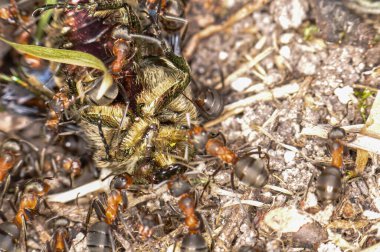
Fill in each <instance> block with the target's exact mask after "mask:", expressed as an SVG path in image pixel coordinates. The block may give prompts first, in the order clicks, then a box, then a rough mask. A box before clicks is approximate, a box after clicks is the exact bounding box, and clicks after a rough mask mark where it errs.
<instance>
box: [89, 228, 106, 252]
mask: <svg viewBox="0 0 380 252" xmlns="http://www.w3.org/2000/svg"><path fill="white" fill-rule="evenodd" d="M110 235H111V227H110V225H108V224H107V223H105V222H103V221H99V222H96V223H94V224H93V225H92V226H90V228H89V229H88V232H87V248H88V250H89V251H90V252H100V251H102V252H106V251H112V240H111V239H112V237H111V236H110Z"/></svg>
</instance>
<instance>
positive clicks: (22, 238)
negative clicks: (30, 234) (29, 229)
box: [20, 215, 27, 252]
mask: <svg viewBox="0 0 380 252" xmlns="http://www.w3.org/2000/svg"><path fill="white" fill-rule="evenodd" d="M20 249H21V251H23V252H26V251H27V244H26V221H25V217H24V215H23V216H21V232H20Z"/></svg>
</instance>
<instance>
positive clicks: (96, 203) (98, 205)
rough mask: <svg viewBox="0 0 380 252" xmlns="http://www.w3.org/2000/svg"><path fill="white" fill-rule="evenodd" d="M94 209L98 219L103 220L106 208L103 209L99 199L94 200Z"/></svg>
mask: <svg viewBox="0 0 380 252" xmlns="http://www.w3.org/2000/svg"><path fill="white" fill-rule="evenodd" d="M94 209H95V213H96V215H97V216H98V219H99V220H102V219H103V220H104V219H105V218H106V215H105V212H106V210H105V209H104V205H103V204H102V203H101V202H100V201H99V200H95V201H94Z"/></svg>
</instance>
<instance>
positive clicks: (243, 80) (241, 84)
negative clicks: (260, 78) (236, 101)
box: [231, 77, 252, 92]
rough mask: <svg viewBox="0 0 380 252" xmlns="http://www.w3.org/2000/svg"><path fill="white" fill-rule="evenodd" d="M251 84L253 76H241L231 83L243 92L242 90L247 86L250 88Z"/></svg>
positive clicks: (234, 87)
mask: <svg viewBox="0 0 380 252" xmlns="http://www.w3.org/2000/svg"><path fill="white" fill-rule="evenodd" d="M251 84H252V79H251V78H249V77H239V78H237V79H236V80H234V81H233V82H232V83H231V87H232V88H233V89H234V90H236V91H238V92H241V91H243V90H245V89H246V88H248V87H249V86H250V85H251Z"/></svg>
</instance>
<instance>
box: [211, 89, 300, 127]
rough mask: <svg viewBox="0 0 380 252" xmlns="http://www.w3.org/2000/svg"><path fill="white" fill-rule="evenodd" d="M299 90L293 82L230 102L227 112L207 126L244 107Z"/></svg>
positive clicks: (242, 109)
mask: <svg viewBox="0 0 380 252" xmlns="http://www.w3.org/2000/svg"><path fill="white" fill-rule="evenodd" d="M298 90H299V85H298V84H297V83H292V84H288V85H284V86H281V87H278V88H274V89H272V90H269V91H263V92H261V93H259V94H255V95H253V96H250V97H247V98H245V99H243V100H240V101H238V102H235V103H232V104H229V105H227V106H226V107H225V113H224V114H223V115H221V116H220V117H219V118H217V119H215V120H213V121H210V122H208V123H206V124H205V128H210V127H212V126H214V125H217V124H219V123H221V122H223V121H225V120H226V119H227V118H229V117H232V116H234V115H237V114H240V113H241V112H243V111H244V107H248V106H251V105H252V104H255V103H257V102H261V101H271V100H274V99H281V98H285V97H288V96H289V95H291V94H294V93H297V92H298Z"/></svg>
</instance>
